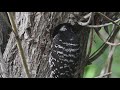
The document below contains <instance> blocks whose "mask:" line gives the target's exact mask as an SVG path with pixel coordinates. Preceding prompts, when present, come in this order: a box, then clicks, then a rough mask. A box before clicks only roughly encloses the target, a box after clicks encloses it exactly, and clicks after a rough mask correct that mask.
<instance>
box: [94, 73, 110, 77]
mask: <svg viewBox="0 0 120 90" xmlns="http://www.w3.org/2000/svg"><path fill="white" fill-rule="evenodd" d="M111 74H112V72H109V73H105V74H103V75H100V76H97V77H95V78H102V77H105V76H108V75H111Z"/></svg>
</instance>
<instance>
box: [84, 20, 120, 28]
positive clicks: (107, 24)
mask: <svg viewBox="0 0 120 90" xmlns="http://www.w3.org/2000/svg"><path fill="white" fill-rule="evenodd" d="M119 21H120V18H119V19H117V20H115V21H114V22H115V23H117V22H119ZM112 24H113V23H111V22H110V23H105V24H102V25H86V27H89V28H100V27H105V26H109V25H112Z"/></svg>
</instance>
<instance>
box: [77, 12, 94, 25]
mask: <svg viewBox="0 0 120 90" xmlns="http://www.w3.org/2000/svg"><path fill="white" fill-rule="evenodd" d="M88 17H89V19H88V21H87V22H81V21H78V24H79V25H81V26H86V25H88V24H89V23H90V21H91V18H92V12H91V13H89V14H88V15H86V16H84V17H83V18H88Z"/></svg>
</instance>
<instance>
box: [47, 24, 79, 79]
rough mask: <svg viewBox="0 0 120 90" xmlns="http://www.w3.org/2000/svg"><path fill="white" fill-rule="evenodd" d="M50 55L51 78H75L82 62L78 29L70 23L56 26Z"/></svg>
mask: <svg viewBox="0 0 120 90" xmlns="http://www.w3.org/2000/svg"><path fill="white" fill-rule="evenodd" d="M52 37H53V42H52V45H51V52H50V55H49V65H50V68H51V74H50V78H74V73H75V72H76V69H77V66H78V65H79V62H80V38H79V36H78V30H77V29H76V27H75V26H74V25H71V24H70V23H63V24H60V25H58V26H56V27H55V28H54V32H53V34H52Z"/></svg>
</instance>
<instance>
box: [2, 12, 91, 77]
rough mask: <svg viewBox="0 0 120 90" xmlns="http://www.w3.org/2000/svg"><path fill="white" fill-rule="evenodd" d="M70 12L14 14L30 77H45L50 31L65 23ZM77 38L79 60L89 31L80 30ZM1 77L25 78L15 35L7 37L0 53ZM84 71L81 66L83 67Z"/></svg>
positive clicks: (47, 74)
mask: <svg viewBox="0 0 120 90" xmlns="http://www.w3.org/2000/svg"><path fill="white" fill-rule="evenodd" d="M70 15H71V13H70V12H16V13H15V22H16V25H17V29H18V33H19V37H20V39H21V43H22V46H23V49H24V54H25V56H26V59H27V64H28V67H29V72H30V75H31V77H32V78H35V77H36V78H48V77H49V75H50V67H49V64H48V57H49V52H50V49H51V48H50V46H51V37H50V32H51V30H52V28H53V27H55V26H57V25H58V24H61V23H65V22H67V21H69V20H70V19H69V17H70ZM82 33H83V34H82V36H81V37H82V38H81V40H82V41H81V47H83V48H82V52H81V53H82V55H81V58H82V60H84V59H85V56H86V48H87V42H88V37H89V31H88V30H85V29H84V30H83V31H82ZM3 63H4V64H3V65H4V66H3V67H4V74H5V76H6V77H9V78H25V76H26V75H25V72H24V70H23V66H22V63H21V58H20V54H19V52H18V49H17V45H16V39H15V35H14V33H13V32H12V33H11V34H10V38H9V41H8V43H7V46H6V49H5V51H4V53H3ZM83 68H84V67H83Z"/></svg>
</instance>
